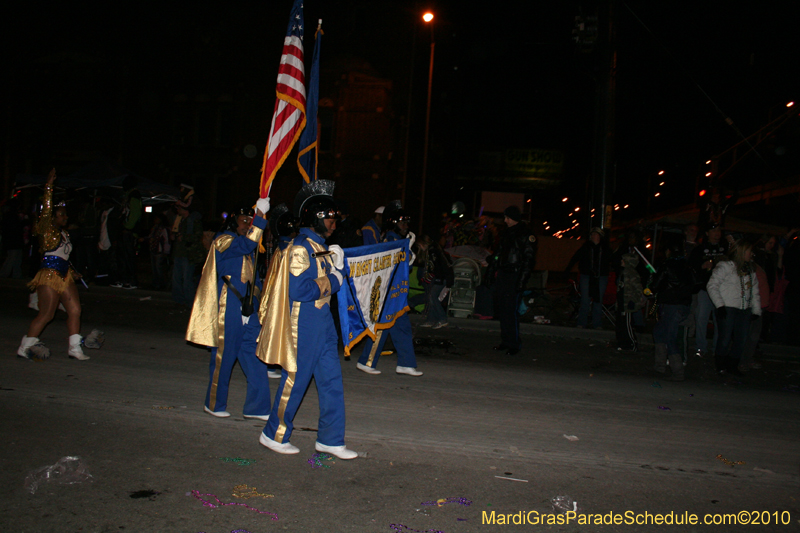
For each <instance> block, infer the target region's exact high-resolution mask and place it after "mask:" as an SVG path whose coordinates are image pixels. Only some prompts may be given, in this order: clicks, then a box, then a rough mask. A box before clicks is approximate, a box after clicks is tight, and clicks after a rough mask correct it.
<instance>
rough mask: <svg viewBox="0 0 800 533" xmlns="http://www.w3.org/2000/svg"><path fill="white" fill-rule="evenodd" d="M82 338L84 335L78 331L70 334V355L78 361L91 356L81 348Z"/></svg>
mask: <svg viewBox="0 0 800 533" xmlns="http://www.w3.org/2000/svg"><path fill="white" fill-rule="evenodd" d="M82 340H83V339H82V337H81V336H80V335H79V334H77V333H76V334H75V335H70V336H69V352H68V353H69V356H70V357H72V358H73V359H77V360H78V361H86V360H87V359H89V356H88V355H85V354H84V353H83V348H81V341H82Z"/></svg>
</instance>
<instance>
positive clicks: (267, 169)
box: [260, 0, 306, 198]
mask: <svg viewBox="0 0 800 533" xmlns="http://www.w3.org/2000/svg"><path fill="white" fill-rule="evenodd" d="M304 26H305V25H304V23H303V2H302V0H295V2H294V5H293V6H292V13H291V15H290V16H289V27H288V29H287V30H286V38H285V39H284V41H283V54H282V55H281V64H280V66H279V67H278V86H277V89H276V93H277V97H278V99H277V100H276V101H275V112H274V113H273V115H272V124H271V125H270V127H269V138H268V139H267V150H266V152H265V153H264V164H263V166H262V167H261V187H260V194H261V198H266V197H267V196H268V195H269V189H270V186H271V184H272V180H273V179H275V173H276V172H277V171H278V169H279V168H281V165H282V164H283V162H284V161H285V160H286V157H287V156H288V155H289V152H291V151H292V147H293V146H294V144H295V143H296V142H297V139H298V138H299V137H300V134H301V133H302V132H303V128H305V125H306V86H305V83H306V75H305V67H304V65H303V29H304Z"/></svg>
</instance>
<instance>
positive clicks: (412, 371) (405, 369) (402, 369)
mask: <svg viewBox="0 0 800 533" xmlns="http://www.w3.org/2000/svg"><path fill="white" fill-rule="evenodd" d="M395 372H397V373H398V374H407V375H409V376H421V375H422V372H420V371H419V370H417V369H416V368H412V367H410V366H398V367H397V368H396V369H395Z"/></svg>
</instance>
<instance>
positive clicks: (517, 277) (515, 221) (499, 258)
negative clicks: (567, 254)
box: [487, 205, 538, 355]
mask: <svg viewBox="0 0 800 533" xmlns="http://www.w3.org/2000/svg"><path fill="white" fill-rule="evenodd" d="M503 214H504V215H505V218H504V219H503V220H504V222H505V223H506V226H507V229H506V231H505V232H504V233H503V236H502V238H501V241H500V247H499V248H498V250H497V253H496V254H495V255H494V256H493V257H492V264H491V266H490V269H491V270H490V273H487V275H488V276H490V277H491V276H492V275H494V271H496V272H497V278H496V280H495V283H496V285H495V292H494V315H495V317H496V318H498V319H499V320H500V344H499V345H497V346H495V347H494V349H495V350H497V351H504V352H505V353H506V355H515V354H517V353H518V352H519V350H520V344H521V343H520V338H519V314H518V313H517V309H518V308H519V299H520V295H521V294H522V291H523V290H524V289H525V286H526V285H527V284H528V279H530V277H531V272H532V271H533V267H534V265H535V264H536V248H537V246H538V243H537V242H536V237H535V236H534V235H533V234H532V233H531V232H530V230H529V229H528V225H527V224H526V223H525V222H523V221H522V213H521V212H520V210H519V208H518V207H517V206H514V205H512V206H509V207H507V208H506V210H505V211H504V212H503Z"/></svg>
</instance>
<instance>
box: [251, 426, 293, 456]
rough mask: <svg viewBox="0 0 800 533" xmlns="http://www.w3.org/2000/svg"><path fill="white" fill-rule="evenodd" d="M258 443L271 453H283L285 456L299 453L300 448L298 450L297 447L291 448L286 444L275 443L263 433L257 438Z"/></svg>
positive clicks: (291, 446)
mask: <svg viewBox="0 0 800 533" xmlns="http://www.w3.org/2000/svg"><path fill="white" fill-rule="evenodd" d="M258 442H260V443H261V445H262V446H266V447H267V448H269V449H270V450H272V451H273V452H278V453H283V454H286V455H291V454H294V453H300V448H298V447H297V446H293V445H291V444H289V443H288V442H284V443H283V444H281V443H279V442H275V441H274V440H272V439H271V438H269V437H267V436H266V435H264V432H263V431H262V432H261V436H260V437H258Z"/></svg>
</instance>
